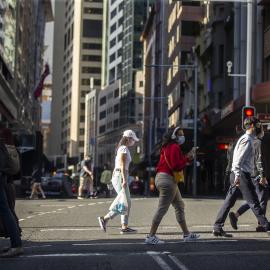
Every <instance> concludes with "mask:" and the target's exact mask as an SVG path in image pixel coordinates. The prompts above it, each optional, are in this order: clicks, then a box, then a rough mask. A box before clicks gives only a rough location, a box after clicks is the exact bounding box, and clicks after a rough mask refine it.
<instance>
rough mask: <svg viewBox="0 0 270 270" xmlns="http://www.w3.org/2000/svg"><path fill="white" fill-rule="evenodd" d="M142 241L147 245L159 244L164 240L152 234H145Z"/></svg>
mask: <svg viewBox="0 0 270 270" xmlns="http://www.w3.org/2000/svg"><path fill="white" fill-rule="evenodd" d="M144 243H145V244H147V245H160V244H164V243H165V242H164V241H162V240H160V239H159V238H158V237H156V236H155V235H153V236H147V237H146V238H145V240H144Z"/></svg>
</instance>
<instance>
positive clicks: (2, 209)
mask: <svg viewBox="0 0 270 270" xmlns="http://www.w3.org/2000/svg"><path fill="white" fill-rule="evenodd" d="M6 181H7V177H6V175H4V174H2V173H1V172H0V215H1V216H2V218H3V222H4V224H5V227H6V228H7V231H8V234H9V236H10V242H11V247H12V248H16V247H21V246H22V241H21V237H20V231H19V227H18V225H17V223H16V219H15V217H14V215H13V214H12V212H11V210H10V207H9V205H8V200H7V195H6V191H5V186H6V184H7V182H6Z"/></svg>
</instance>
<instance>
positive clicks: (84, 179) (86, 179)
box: [80, 176, 92, 187]
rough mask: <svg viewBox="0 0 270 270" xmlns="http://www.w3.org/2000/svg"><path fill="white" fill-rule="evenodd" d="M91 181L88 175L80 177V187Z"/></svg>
mask: <svg viewBox="0 0 270 270" xmlns="http://www.w3.org/2000/svg"><path fill="white" fill-rule="evenodd" d="M91 181H92V178H91V177H90V176H84V177H82V176H81V177H80V187H85V186H86V185H87V184H88V183H90V182H91Z"/></svg>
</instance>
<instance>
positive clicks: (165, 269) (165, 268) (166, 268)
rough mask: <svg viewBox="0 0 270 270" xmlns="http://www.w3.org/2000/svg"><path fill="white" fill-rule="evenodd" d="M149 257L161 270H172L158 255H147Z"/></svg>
mask: <svg viewBox="0 0 270 270" xmlns="http://www.w3.org/2000/svg"><path fill="white" fill-rule="evenodd" d="M149 255H150V257H152V259H153V260H154V261H155V262H156V263H157V264H158V265H159V267H160V268H161V269H163V270H172V268H171V267H170V266H169V265H168V264H167V263H166V262H165V261H164V260H163V259H162V258H161V257H160V256H158V255H154V254H149Z"/></svg>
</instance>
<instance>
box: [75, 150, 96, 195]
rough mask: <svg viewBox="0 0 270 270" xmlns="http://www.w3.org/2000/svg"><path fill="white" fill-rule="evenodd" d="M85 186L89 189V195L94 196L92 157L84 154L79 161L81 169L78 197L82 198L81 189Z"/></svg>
mask: <svg viewBox="0 0 270 270" xmlns="http://www.w3.org/2000/svg"><path fill="white" fill-rule="evenodd" d="M84 187H86V188H87V190H88V191H89V197H90V198H91V199H92V198H96V194H94V176H93V172H92V159H91V157H90V156H89V155H87V156H85V158H84V160H83V161H82V162H81V171H80V185H79V189H78V197H77V198H78V199H84V197H83V195H82V194H83V189H84Z"/></svg>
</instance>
